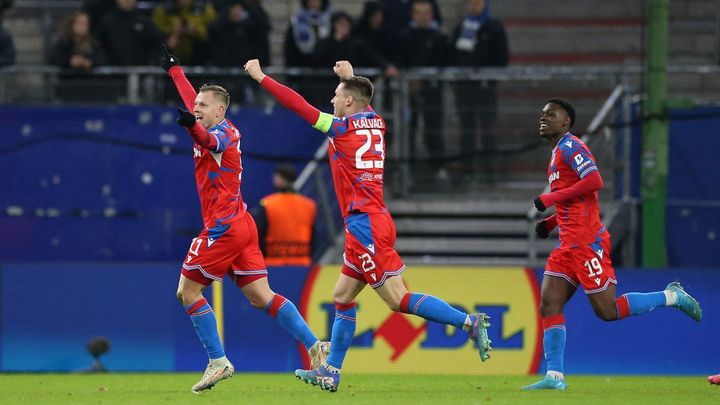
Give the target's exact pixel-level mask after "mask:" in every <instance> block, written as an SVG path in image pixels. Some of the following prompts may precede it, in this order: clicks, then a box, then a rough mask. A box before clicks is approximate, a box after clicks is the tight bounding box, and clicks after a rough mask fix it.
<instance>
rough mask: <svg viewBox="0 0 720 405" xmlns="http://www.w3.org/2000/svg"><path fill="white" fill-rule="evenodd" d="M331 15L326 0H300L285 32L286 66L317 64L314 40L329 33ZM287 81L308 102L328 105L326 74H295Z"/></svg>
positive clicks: (312, 65)
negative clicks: (298, 8) (320, 75)
mask: <svg viewBox="0 0 720 405" xmlns="http://www.w3.org/2000/svg"><path fill="white" fill-rule="evenodd" d="M331 16H332V12H331V7H330V2H329V0H300V10H299V11H298V12H296V13H295V14H293V15H292V16H291V17H290V26H289V27H288V30H287V32H286V34H285V49H284V51H285V66H287V67H305V68H318V67H319V66H318V58H317V55H316V53H315V50H316V47H317V43H318V42H320V41H321V40H323V39H325V38H328V37H329V36H330V34H331V33H332V22H331V21H330V20H331ZM333 63H334V62H333ZM325 67H326V68H327V66H325ZM288 81H289V82H290V85H291V86H292V87H293V88H294V89H295V90H297V91H299V92H300V93H302V94H303V95H304V96H305V99H306V100H307V101H308V102H309V103H311V104H313V105H320V106H327V107H330V103H328V99H327V95H328V89H327V86H328V80H327V78H323V77H318V76H314V77H312V76H310V77H308V76H304V77H297V76H296V77H291V78H289V80H288Z"/></svg>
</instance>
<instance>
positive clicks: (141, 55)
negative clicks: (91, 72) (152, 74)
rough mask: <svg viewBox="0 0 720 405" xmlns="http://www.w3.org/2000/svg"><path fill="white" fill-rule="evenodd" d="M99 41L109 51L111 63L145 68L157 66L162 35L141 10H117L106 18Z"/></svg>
mask: <svg viewBox="0 0 720 405" xmlns="http://www.w3.org/2000/svg"><path fill="white" fill-rule="evenodd" d="M97 38H98V40H99V41H100V43H101V44H102V46H103V48H104V49H105V53H106V55H107V64H108V65H114V66H118V65H119V66H122V65H130V66H143V65H155V64H156V63H157V61H156V59H157V52H158V51H157V49H158V44H159V43H161V42H162V40H163V39H162V36H161V35H160V33H159V32H158V30H157V29H156V28H155V26H154V25H153V23H152V21H150V19H149V18H148V17H146V16H145V15H143V14H142V13H141V12H140V11H138V10H134V11H130V12H124V11H120V10H115V11H113V12H111V13H109V14H107V15H106V16H105V17H103V19H102V21H101V22H100V24H99V26H98V30H97Z"/></svg>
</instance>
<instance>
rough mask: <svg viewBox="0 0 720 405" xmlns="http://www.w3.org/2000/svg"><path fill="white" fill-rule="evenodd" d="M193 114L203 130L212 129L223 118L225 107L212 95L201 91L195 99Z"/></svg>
mask: <svg viewBox="0 0 720 405" xmlns="http://www.w3.org/2000/svg"><path fill="white" fill-rule="evenodd" d="M193 114H195V118H196V119H197V121H198V123H199V124H200V125H201V126H202V127H203V128H205V129H208V128H212V127H214V126H215V125H217V124H218V123H220V121H222V120H223V118H225V106H224V105H223V104H222V103H220V101H219V100H218V99H217V97H215V96H213V94H212V93H210V92H206V91H201V92H200V93H198V95H197V97H195V108H194V109H193Z"/></svg>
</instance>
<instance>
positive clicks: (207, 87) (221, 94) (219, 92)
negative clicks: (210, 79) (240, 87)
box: [200, 84, 230, 109]
mask: <svg viewBox="0 0 720 405" xmlns="http://www.w3.org/2000/svg"><path fill="white" fill-rule="evenodd" d="M206 92H209V93H212V95H213V96H215V97H217V99H218V100H220V101H221V102H222V103H223V105H224V106H225V109H227V108H228V106H229V105H230V93H228V91H227V90H225V88H224V87H222V86H218V85H217V84H203V85H202V86H200V93H206Z"/></svg>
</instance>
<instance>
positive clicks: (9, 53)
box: [0, 0, 15, 66]
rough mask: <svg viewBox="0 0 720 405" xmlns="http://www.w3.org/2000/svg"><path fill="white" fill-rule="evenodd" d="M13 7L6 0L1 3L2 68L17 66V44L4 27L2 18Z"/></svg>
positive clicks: (0, 50)
mask: <svg viewBox="0 0 720 405" xmlns="http://www.w3.org/2000/svg"><path fill="white" fill-rule="evenodd" d="M11 6H12V2H8V1H7V0H4V1H3V2H0V66H9V65H14V64H15V42H13V37H12V34H10V31H8V30H7V29H5V27H3V25H2V18H3V14H4V13H5V10H6V9H8V8H10V7H11Z"/></svg>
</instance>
